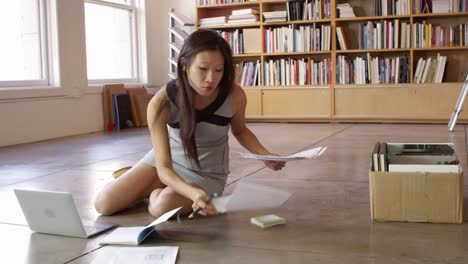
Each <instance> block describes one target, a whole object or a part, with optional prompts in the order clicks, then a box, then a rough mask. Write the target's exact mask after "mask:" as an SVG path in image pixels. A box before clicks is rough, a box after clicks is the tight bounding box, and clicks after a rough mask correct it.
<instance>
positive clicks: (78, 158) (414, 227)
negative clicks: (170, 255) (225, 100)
mask: <svg viewBox="0 0 468 264" xmlns="http://www.w3.org/2000/svg"><path fill="white" fill-rule="evenodd" d="M249 127H250V128H251V129H252V130H253V131H254V132H255V133H256V134H257V135H258V137H259V138H260V140H261V142H262V143H264V145H265V146H267V147H268V148H269V149H270V150H271V151H273V152H276V153H279V154H291V153H295V152H297V151H300V150H303V149H306V148H311V147H315V146H328V150H327V152H326V153H325V154H324V156H322V157H321V158H320V159H318V160H305V161H295V162H290V163H288V164H287V166H286V168H285V169H284V170H282V171H279V172H273V171H271V170H268V169H265V167H264V166H263V163H261V162H258V161H253V160H245V159H241V158H240V157H239V154H238V152H242V151H243V149H242V148H241V147H240V145H239V144H238V143H237V142H236V141H235V139H234V138H233V137H231V138H230V145H231V154H230V157H231V166H230V167H231V174H230V176H229V179H228V183H227V186H226V191H227V192H229V191H230V190H232V188H233V187H235V185H236V183H237V182H239V181H243V182H255V183H259V184H263V185H269V186H274V187H278V188H282V189H284V190H287V191H289V192H291V193H292V196H291V198H290V199H289V200H288V201H287V202H286V203H285V204H284V205H283V206H282V207H281V208H278V209H273V210H262V211H250V212H242V213H235V214H229V215H219V216H214V217H209V218H203V217H199V218H196V219H195V220H183V221H182V222H181V223H177V221H175V220H171V221H169V222H166V223H163V224H162V225H160V226H159V231H158V234H154V235H152V236H151V237H150V238H149V239H147V240H146V241H145V242H144V243H143V244H142V245H141V246H166V245H169V246H179V254H178V257H177V263H205V264H211V263H236V264H237V263H356V264H357V263H359V264H362V263H398V264H401V263H412V264H414V263H454V264H455V263H456V264H462V263H463V264H466V263H468V225H467V224H466V221H467V220H468V214H467V213H468V208H467V207H468V206H467V205H468V201H467V199H468V198H467V197H468V194H467V189H468V185H466V184H467V183H468V180H467V177H466V176H465V216H464V219H465V223H464V224H462V225H458V224H423V223H390V222H372V221H371V220H370V212H369V185H368V168H369V166H370V152H371V150H372V147H373V145H374V143H375V142H376V141H384V142H453V143H454V144H455V146H456V152H457V155H458V156H459V158H460V161H461V165H462V167H463V170H464V171H468V169H467V144H468V142H467V131H466V127H465V126H464V125H458V126H457V127H456V128H455V131H454V132H451V133H450V132H448V130H447V126H446V125H423V124H420V125H407V124H405V125H400V124H284V123H282V124H249ZM150 147H151V146H150V139H149V135H148V132H147V130H146V129H133V130H127V131H123V132H121V133H113V134H104V133H96V134H89V135H82V136H76V137H68V138H63V139H57V140H50V141H45V142H39V143H33V144H25V145H19V146H12V147H4V148H0V186H1V187H0V201H1V205H2V207H1V208H2V210H0V234H1V236H0V249H1V252H2V254H1V257H0V262H1V263H91V262H92V261H93V259H95V258H96V256H98V254H106V252H107V251H108V250H109V248H108V247H101V246H99V244H98V242H99V241H100V240H101V239H102V238H103V237H104V236H105V235H101V236H97V237H93V238H91V239H79V238H71V237H62V236H54V235H46V234H38V233H32V232H31V231H30V230H29V228H28V226H27V224H26V222H25V219H24V217H23V214H22V212H21V210H20V208H19V205H18V203H17V201H16V198H15V196H14V194H13V189H14V188H29V189H41V190H57V191H68V192H71V193H73V196H74V199H75V203H76V204H77V206H78V208H79V210H80V213H81V214H82V217H83V218H92V219H95V218H99V220H108V221H109V220H110V221H113V222H117V223H119V224H120V225H121V226H142V225H147V224H148V223H150V222H151V221H152V220H154V219H153V218H152V217H151V216H150V215H149V214H148V213H147V211H146V208H145V205H144V204H141V205H139V206H136V207H135V208H133V209H130V210H127V211H125V212H123V213H121V214H118V215H115V216H111V217H99V215H98V214H97V213H96V212H95V211H94V208H93V199H94V196H95V195H96V193H97V192H98V190H99V189H100V188H102V186H103V185H104V184H106V183H107V182H109V181H111V180H112V177H111V172H112V171H114V170H116V169H118V168H120V167H124V166H129V165H133V164H134V163H135V162H136V161H138V160H139V159H140V158H141V157H142V156H143V155H144V154H145V153H146V151H148V150H149V149H150ZM264 213H275V214H278V215H280V216H283V217H285V218H286V219H287V224H286V225H282V226H277V227H273V228H270V229H265V230H262V229H260V228H258V227H257V226H254V225H252V224H250V217H252V216H257V215H260V214H264ZM107 254H108V253H107Z"/></svg>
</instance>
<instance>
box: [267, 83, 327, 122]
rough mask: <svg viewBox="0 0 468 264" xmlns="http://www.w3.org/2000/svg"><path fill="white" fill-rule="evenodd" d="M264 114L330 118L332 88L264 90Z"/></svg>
mask: <svg viewBox="0 0 468 264" xmlns="http://www.w3.org/2000/svg"><path fill="white" fill-rule="evenodd" d="M262 93H263V94H262V100H263V101H262V108H263V116H272V117H273V116H276V117H297V118H309V117H310V118H317V117H318V118H320V117H322V118H324V117H326V118H329V117H330V89H329V88H324V89H318V88H313V89H293V88H291V89H281V90H279V89H278V90H274V89H271V90H263V91H262Z"/></svg>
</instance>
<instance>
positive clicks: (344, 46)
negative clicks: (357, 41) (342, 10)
mask: <svg viewBox="0 0 468 264" xmlns="http://www.w3.org/2000/svg"><path fill="white" fill-rule="evenodd" d="M336 37H337V39H338V44H339V45H340V49H341V50H347V49H348V41H347V40H346V37H345V35H344V32H343V29H342V27H336Z"/></svg>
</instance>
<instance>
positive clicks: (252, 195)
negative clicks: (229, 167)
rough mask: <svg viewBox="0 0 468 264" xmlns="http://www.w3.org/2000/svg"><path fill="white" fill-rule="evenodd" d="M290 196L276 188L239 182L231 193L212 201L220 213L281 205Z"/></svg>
mask: <svg viewBox="0 0 468 264" xmlns="http://www.w3.org/2000/svg"><path fill="white" fill-rule="evenodd" d="M290 196H291V194H290V193H288V192H286V191H283V190H279V189H276V188H272V187H268V186H263V185H258V184H254V183H248V182H239V183H238V184H237V186H236V188H235V189H234V191H233V192H232V194H231V195H227V196H222V197H219V198H214V199H213V201H212V203H213V205H214V206H215V208H216V210H217V211H218V212H219V213H227V212H235V211H244V210H253V209H266V208H275V207H280V206H281V205H282V204H283V203H284V202H286V201H287V200H288V199H289V197H290Z"/></svg>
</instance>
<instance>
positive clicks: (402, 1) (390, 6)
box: [374, 0, 410, 16]
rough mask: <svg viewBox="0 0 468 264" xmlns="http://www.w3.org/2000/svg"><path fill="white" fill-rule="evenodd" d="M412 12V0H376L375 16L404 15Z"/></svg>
mask: <svg viewBox="0 0 468 264" xmlns="http://www.w3.org/2000/svg"><path fill="white" fill-rule="evenodd" d="M409 13H410V0H396V1H395V0H374V15H375V16H404V15H409Z"/></svg>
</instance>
